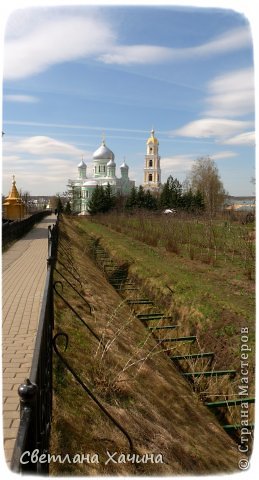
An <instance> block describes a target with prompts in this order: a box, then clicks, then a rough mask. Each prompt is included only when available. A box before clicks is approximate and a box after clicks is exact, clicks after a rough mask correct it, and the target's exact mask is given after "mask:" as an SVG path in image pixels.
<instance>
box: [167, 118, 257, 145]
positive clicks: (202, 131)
mask: <svg viewBox="0 0 259 480" xmlns="http://www.w3.org/2000/svg"><path fill="white" fill-rule="evenodd" d="M252 123H253V122H250V121H241V120H229V119H225V118H203V119H200V120H195V121H193V122H190V123H188V124H187V125H184V126H183V127H181V128H179V129H177V130H174V131H172V132H171V134H172V135H179V136H181V137H194V138H218V139H220V140H224V139H226V138H227V137H229V136H232V135H236V134H238V133H241V132H242V130H245V129H247V128H249V127H251V125H252Z"/></svg>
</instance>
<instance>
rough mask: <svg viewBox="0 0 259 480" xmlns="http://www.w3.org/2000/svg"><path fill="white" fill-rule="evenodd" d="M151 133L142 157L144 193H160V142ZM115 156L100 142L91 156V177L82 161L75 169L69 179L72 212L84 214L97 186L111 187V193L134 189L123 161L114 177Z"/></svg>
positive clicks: (103, 141)
mask: <svg viewBox="0 0 259 480" xmlns="http://www.w3.org/2000/svg"><path fill="white" fill-rule="evenodd" d="M154 133H155V132H154V130H151V136H150V137H149V138H148V140H147V154H146V156H145V167H144V184H143V187H144V188H145V190H150V191H153V192H154V191H159V189H160V186H161V169H160V156H159V154H158V145H159V142H158V140H157V138H155V136H154ZM114 160H115V156H114V153H113V152H112V151H111V150H110V149H109V148H108V147H107V146H106V144H105V140H102V143H101V146H100V147H99V148H98V149H97V150H96V151H95V152H94V154H93V174H92V176H91V177H87V166H86V164H85V162H84V160H83V159H82V160H81V162H80V163H79V165H78V166H77V169H78V176H77V178H75V179H73V180H71V179H70V180H68V191H69V193H70V197H71V203H72V205H71V207H72V211H73V212H76V213H81V214H86V213H87V211H88V204H89V201H90V199H91V196H92V193H93V191H94V189H95V188H96V186H97V185H102V186H103V187H106V186H107V185H108V184H110V186H111V188H112V192H113V193H114V194H118V193H119V194H121V195H128V194H129V193H130V191H131V189H132V187H134V186H135V181H134V180H130V179H129V167H128V165H127V164H126V163H125V161H124V162H123V163H122V165H121V166H120V172H121V177H120V178H118V177H116V163H115V161H114Z"/></svg>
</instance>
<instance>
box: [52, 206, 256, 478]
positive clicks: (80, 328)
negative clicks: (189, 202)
mask: <svg viewBox="0 0 259 480" xmlns="http://www.w3.org/2000/svg"><path fill="white" fill-rule="evenodd" d="M62 235H63V237H62V242H61V244H60V247H59V262H60V263H58V269H59V270H60V271H61V272H62V273H63V275H65V276H66V277H67V278H69V279H70V281H72V283H76V284H78V285H77V288H79V289H80V291H81V293H82V295H83V296H84V298H86V299H87V301H88V302H90V304H91V305H92V307H93V312H92V314H91V315H89V309H88V308H87V306H86V304H84V303H82V301H81V300H80V299H79V297H78V295H77V294H75V292H74V291H73V290H71V288H68V287H67V286H65V282H64V281H63V280H62V278H60V276H59V275H58V274H56V280H62V282H63V284H64V292H63V294H64V296H65V298H66V299H67V300H69V302H70V303H71V304H72V305H73V306H74V308H76V309H77V311H79V312H80V314H81V315H82V317H83V318H84V320H85V321H87V322H90V325H91V327H92V328H94V330H95V331H96V332H97V333H98V335H100V334H102V335H103V334H104V333H105V337H104V339H105V345H106V346H107V345H108V346H109V348H108V349H107V350H106V354H105V355H103V354H102V353H101V350H100V345H99V346H98V342H97V345H96V342H92V341H91V340H90V338H89V335H88V334H86V333H87V332H86V329H85V326H84V325H82V322H80V321H78V319H77V318H76V317H75V315H71V312H70V313H69V309H67V308H66V305H65V304H64V302H63V301H61V300H60V298H59V297H57V296H56V320H55V325H56V327H55V330H56V332H60V331H61V332H66V333H67V334H68V335H69V339H70V340H69V347H68V353H67V354H66V355H68V356H67V357H66V358H68V359H69V361H70V362H71V364H72V365H73V367H74V369H76V371H77V372H78V373H80V375H81V377H82V378H83V379H84V381H86V382H90V385H91V388H92V389H93V391H94V392H95V394H96V395H98V396H99V398H101V399H102V401H103V402H104V404H105V405H106V407H107V408H108V409H109V411H110V412H112V413H113V414H116V415H117V417H116V418H119V419H120V421H122V422H123V425H124V426H125V425H126V426H127V430H128V431H130V432H131V433H132V436H133V439H134V443H135V446H136V448H137V450H138V451H140V452H142V453H143V452H144V451H149V452H150V451H155V452H158V451H160V450H161V451H163V452H165V456H166V464H165V465H162V466H157V465H156V466H155V467H154V466H152V465H146V466H145V467H143V465H142V466H140V467H138V468H137V469H136V466H134V465H126V466H125V465H121V466H120V467H118V466H115V465H113V464H109V465H108V466H107V467H105V466H103V465H90V466H89V465H88V466H85V465H83V466H82V465H63V466H62V468H61V467H60V466H59V467H58V466H57V465H54V466H53V468H52V472H51V473H52V475H56V474H60V473H66V474H68V473H72V472H73V474H81V475H82V474H88V475H97V474H98V475H99V474H101V475H102V474H105V475H107V474H109V475H110V474H115V475H117V474H120V475H123V474H127V475H128V474H131V475H132V474H134V475H135V474H146V475H149V474H157V475H160V474H162V475H163V474H166V475H168V474H183V473H189V474H193V473H196V474H197V473H207V474H208V473H212V472H218V473H219V472H226V471H233V470H235V467H234V465H237V445H236V444H235V443H232V440H231V438H230V437H228V436H227V435H226V434H225V433H224V431H223V430H222V429H220V430H217V429H218V426H217V423H214V422H215V420H213V418H214V417H213V415H212V414H211V412H209V411H207V409H206V408H205V407H203V405H202V402H201V400H212V401H213V400H219V399H222V398H223V399H225V398H230V399H231V398H235V397H236V396H238V385H239V381H240V345H241V343H240V342H241V331H242V330H241V329H242V328H247V329H248V331H249V335H248V336H249V347H250V348H251V352H250V353H249V392H248V394H249V396H250V397H251V396H253V394H254V238H253V235H254V232H253V227H252V226H251V225H248V226H246V225H240V224H230V223H228V222H227V223H225V221H224V222H222V221H220V220H217V221H216V222H215V223H213V224H212V223H210V222H208V221H207V220H204V219H201V218H199V219H197V218H195V219H191V218H188V219H184V220H183V219H179V218H170V219H168V218H158V217H156V216H155V217H145V216H142V215H141V216H132V215H130V216H128V217H125V216H121V215H115V214H113V215H105V216H102V217H95V218H94V217H91V218H87V219H77V218H70V219H68V218H64V220H63V224H62ZM93 242H98V244H100V245H101V246H102V247H103V248H104V249H105V250H106V252H107V254H108V255H109V256H110V258H111V259H113V260H114V261H116V262H117V264H119V265H123V266H125V265H126V266H127V273H128V277H129V278H130V279H132V280H133V281H134V282H135V285H136V286H137V287H138V289H139V291H138V296H139V295H140V296H142V297H143V298H144V297H148V298H150V299H152V301H153V302H154V303H155V304H156V305H157V308H158V309H162V310H163V312H165V313H166V314H168V315H171V316H172V318H173V322H174V323H178V324H179V328H180V331H181V335H197V339H198V347H197V348H199V349H200V350H201V351H213V352H214V353H215V362H216V363H215V368H217V369H232V368H234V369H236V370H237V377H236V378H235V379H234V380H231V381H230V380H229V378H228V377H222V378H219V379H218V380H213V381H212V379H209V381H206V382H204V379H198V380H197V382H195V383H194V385H193V386H192V389H190V388H189V387H188V384H187V383H186V381H185V380H184V379H182V377H181V375H179V372H178V369H177V368H176V367H174V366H173V364H172V362H171V361H170V360H169V359H168V357H167V355H165V353H163V352H162V353H161V354H160V353H159V352H158V355H157V352H156V351H155V350H154V348H155V346H154V338H153V335H151V334H150V333H148V334H147V330H146V329H145V327H144V325H141V324H140V322H138V321H137V320H136V317H135V316H134V315H132V313H131V311H130V309H129V307H127V305H126V303H125V295H123V294H121V295H118V293H116V292H115V290H114V289H113V288H112V287H111V286H110V285H109V284H108V283H107V280H106V277H105V275H104V274H103V273H102V272H101V271H100V270H98V268H97V267H96V266H95V265H94V263H93V262H92V260H90V257H91V255H92V253H93V252H92V247H91V244H93ZM96 244H97V243H96ZM62 265H63V266H62ZM64 266H65V268H64ZM77 275H79V278H80V279H81V280H80V282H81V285H80V282H79V283H78V280H77V281H75V278H76V277H77ZM74 277H75V278H74ZM134 297H136V293H135V292H128V295H127V298H128V299H130V298H132V299H134ZM143 309H144V307H143ZM133 313H134V312H133ZM102 338H103V337H102ZM60 351H62V348H61V347H60ZM150 352H155V354H154V355H151V356H150ZM182 352H183V353H187V352H188V350H187V347H184V350H182ZM182 352H181V353H182ZM174 353H178V352H177V350H176V351H174ZM143 359H144V360H143ZM201 365H203V366H204V367H205V366H206V365H204V363H203V364H202V363H201V364H200V363H199V367H200V366H201ZM187 366H188V368H191V369H193V370H195V369H196V370H197V368H198V364H196V362H193V364H192V365H186V364H185V363H184V364H183V367H184V368H185V367H187ZM54 387H55V397H54V415H53V418H54V425H53V429H52V430H53V432H52V452H53V453H57V452H77V451H78V448H79V447H80V448H81V450H82V451H83V452H87V451H90V452H93V451H94V450H97V451H98V452H100V455H101V456H102V455H104V454H105V449H107V448H108V449H110V450H111V449H114V448H116V449H117V450H116V451H118V449H119V451H123V448H124V449H125V440H124V442H123V441H122V440H123V438H122V439H120V434H119V432H118V431H117V432H116V429H115V432H116V433H115V432H114V429H111V425H110V424H109V422H108V423H107V421H105V418H103V417H102V416H100V415H98V413H97V412H96V408H93V406H92V405H91V402H90V404H89V400H88V399H87V397H86V396H85V393H84V392H82V391H80V388H78V385H77V384H76V382H75V380H74V379H73V378H72V377H71V374H70V373H69V372H67V371H66V369H65V368H64V365H62V362H60V361H57V359H55V381H54ZM176 398H178V400H177V401H176ZM238 415H239V417H240V409H238V408H237V407H235V408H234V409H231V412H230V411H229V412H226V416H227V417H228V421H229V422H238ZM249 421H253V410H252V409H251V413H250V418H249ZM239 422H240V418H239ZM137 425H139V429H138V428H137ZM209 425H211V426H212V425H213V427H212V431H211V432H210V431H209V427H208V426H209ZM136 428H137V430H136ZM197 429H198V431H197ZM212 432H214V433H212ZM220 432H221V433H220ZM195 438H196V439H197V438H199V444H198V446H197V441H195V445H194V444H193V439H195ZM217 442H219V443H217ZM208 443H210V449H208ZM219 445H220V446H221V447H222V448H219ZM223 445H224V447H223ZM227 445H229V450H228V447H227ZM81 450H80V451H81ZM180 458H183V459H184V460H180ZM213 458H215V459H216V462H217V467H216V464H215V462H214V461H213ZM142 467H143V468H142Z"/></svg>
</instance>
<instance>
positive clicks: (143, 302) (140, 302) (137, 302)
mask: <svg viewBox="0 0 259 480" xmlns="http://www.w3.org/2000/svg"><path fill="white" fill-rule="evenodd" d="M126 303H127V304H128V305H154V302H152V300H148V299H146V298H139V299H136V300H127V301H126Z"/></svg>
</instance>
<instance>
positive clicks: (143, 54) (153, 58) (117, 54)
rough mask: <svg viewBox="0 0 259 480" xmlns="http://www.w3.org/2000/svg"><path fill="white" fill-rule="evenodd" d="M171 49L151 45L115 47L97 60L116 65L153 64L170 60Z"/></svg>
mask: <svg viewBox="0 0 259 480" xmlns="http://www.w3.org/2000/svg"><path fill="white" fill-rule="evenodd" d="M171 58H172V49H171V48H167V47H158V46H152V45H131V46H127V45H125V46H117V47H115V48H113V49H111V51H110V52H109V53H104V54H103V55H100V56H99V58H98V60H101V61H102V62H104V63H113V64H118V65H129V64H143V63H144V64H149V63H151V64H154V63H160V62H164V61H166V60H170V59H171Z"/></svg>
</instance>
